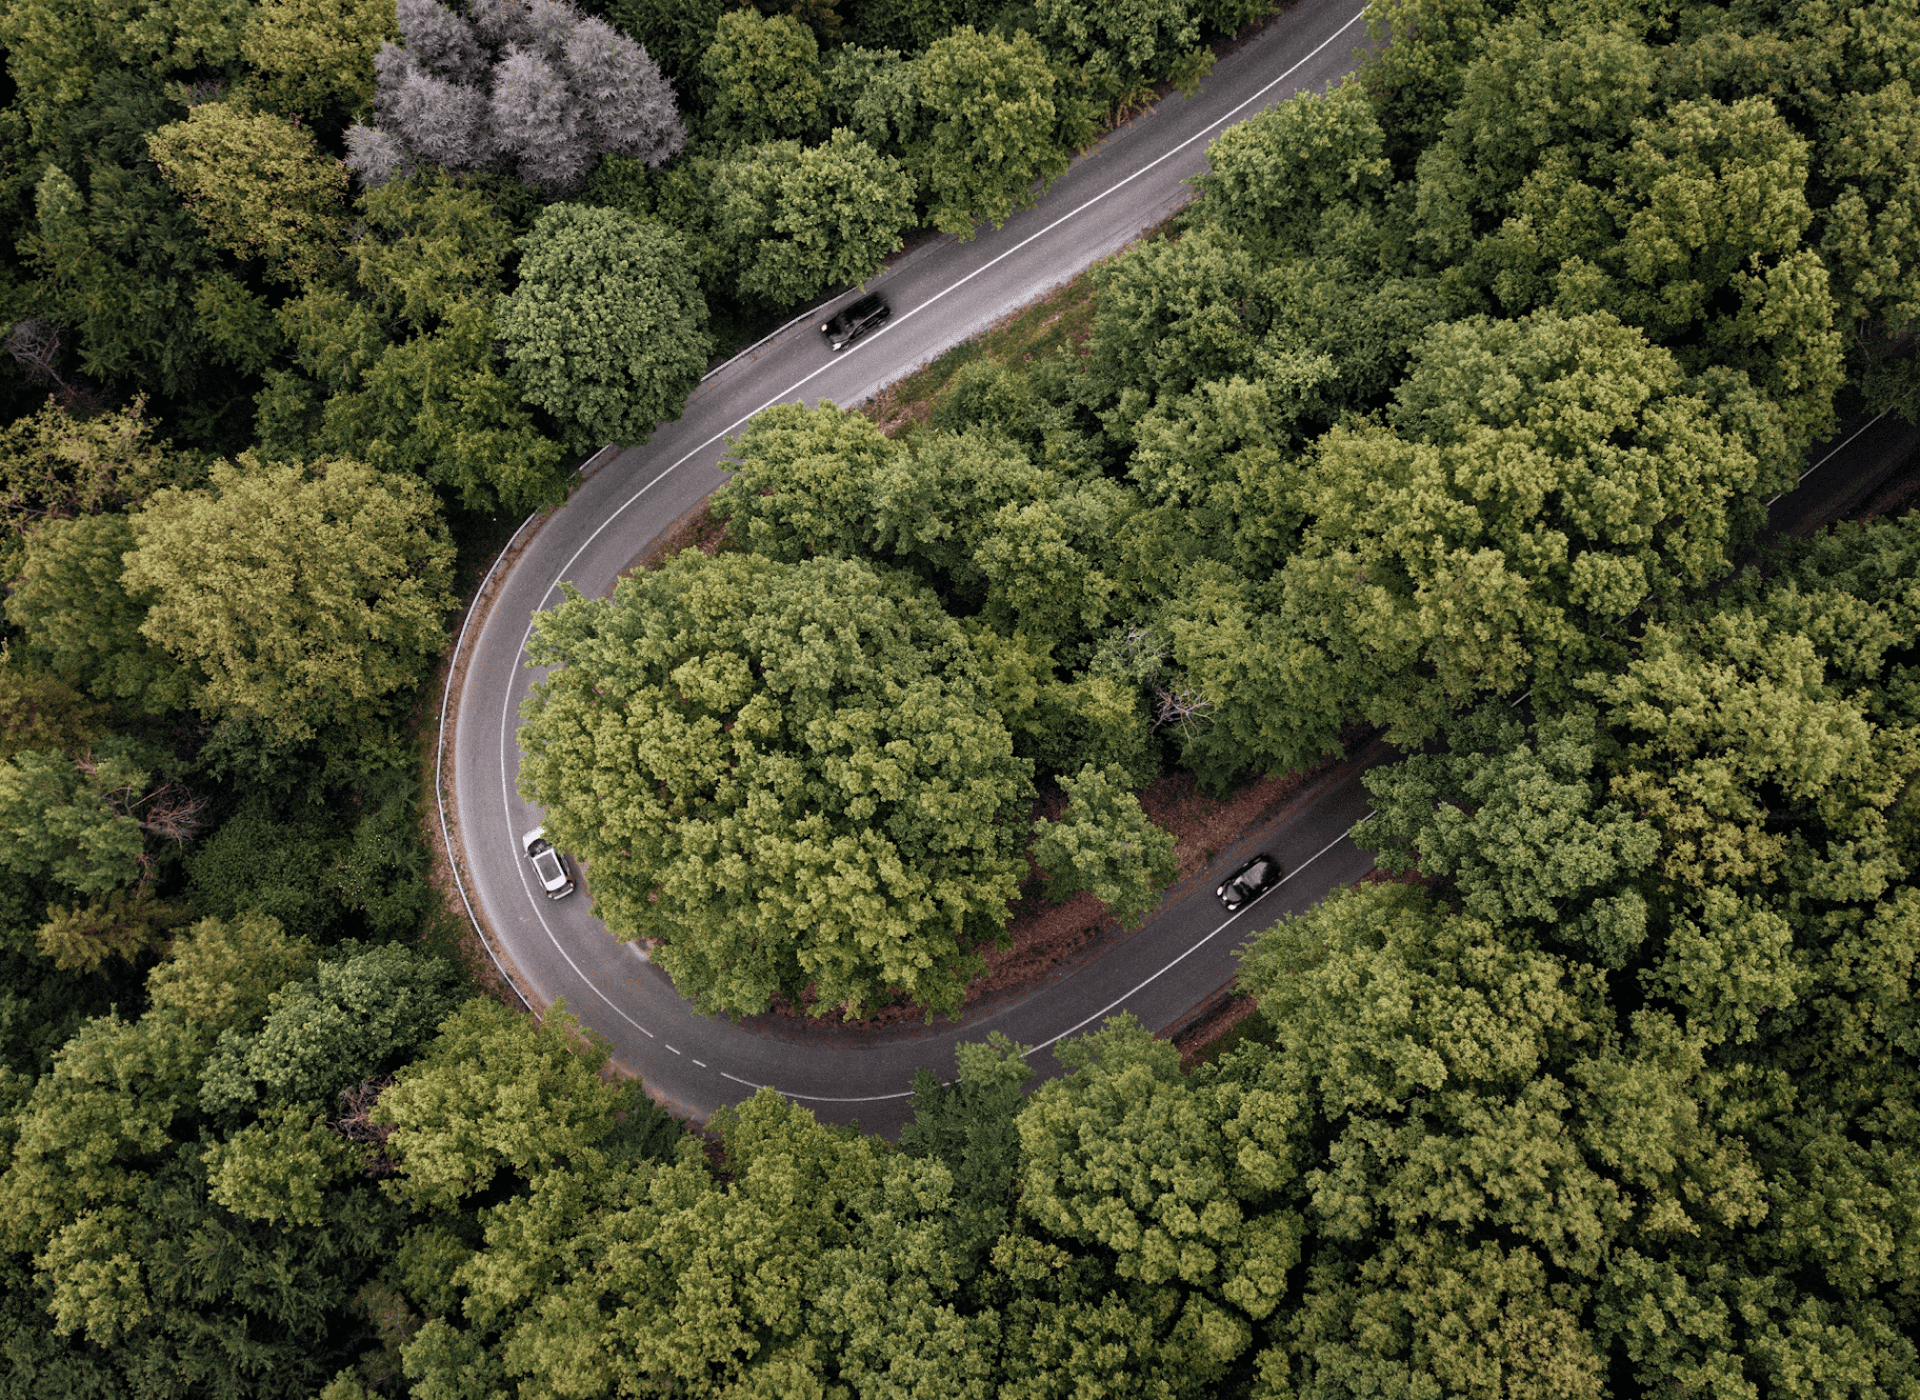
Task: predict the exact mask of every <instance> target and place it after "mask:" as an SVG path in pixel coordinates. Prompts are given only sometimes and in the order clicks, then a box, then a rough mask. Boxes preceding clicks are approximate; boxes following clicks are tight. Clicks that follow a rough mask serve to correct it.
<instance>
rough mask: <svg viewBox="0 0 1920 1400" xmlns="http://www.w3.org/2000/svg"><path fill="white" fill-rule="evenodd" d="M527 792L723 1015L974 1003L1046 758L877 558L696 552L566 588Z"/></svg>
mask: <svg viewBox="0 0 1920 1400" xmlns="http://www.w3.org/2000/svg"><path fill="white" fill-rule="evenodd" d="M533 647H534V652H533V654H534V655H535V656H537V657H539V658H540V659H541V661H542V664H545V665H551V666H557V667H559V669H558V670H556V671H555V672H554V674H553V675H552V676H551V677H550V678H549V679H548V680H547V681H546V682H544V683H543V684H542V686H541V688H540V690H539V691H538V693H537V694H536V695H535V696H534V697H533V698H532V699H531V700H530V701H529V702H528V706H527V711H526V722H525V723H524V725H523V726H522V728H521V731H520V743H521V748H522V753H523V758H522V761H521V770H520V771H521V775H522V776H521V783H522V787H523V789H524V791H525V792H526V794H527V796H528V798H529V799H530V800H532V801H536V802H539V803H540V804H541V805H542V807H543V808H544V809H545V811H546V813H547V830H548V832H549V834H550V835H551V836H552V838H553V839H554V841H555V843H556V844H558V845H561V846H563V847H565V848H567V849H570V850H571V851H573V852H574V853H575V854H576V855H577V856H579V857H580V858H582V859H584V860H586V861H587V862H589V863H590V864H591V865H592V867H593V870H594V880H593V889H594V897H595V901H596V902H595V907H596V909H597V910H598V911H599V913H600V915H601V917H602V918H604V919H605V920H606V921H607V924H608V927H610V928H612V929H613V930H614V931H615V932H617V933H619V934H620V935H622V936H624V937H629V938H632V937H648V938H657V939H660V940H661V947H660V949H659V951H658V953H657V954H655V960H656V961H657V962H658V963H659V964H660V965H661V966H662V967H664V968H666V969H667V970H668V971H669V972H670V973H671V974H672V975H673V977H674V979H675V981H676V982H677V983H678V984H679V986H680V987H681V989H682V990H683V991H684V992H685V993H686V994H687V995H688V996H690V997H692V998H693V999H694V1000H695V1002H696V1004H697V1005H699V1006H700V1007H701V1008H702V1009H703V1010H706V1011H709V1012H712V1011H732V1012H744V1013H755V1012H760V1011H764V1010H766V1009H767V1007H768V1005H769V1004H770V1001H771V998H772V997H774V996H775V995H778V996H781V997H784V998H786V999H788V1000H789V1001H791V1002H795V1003H799V1002H801V1001H802V1000H803V998H810V999H811V1008H810V1009H811V1010H812V1011H813V1013H814V1014H818V1015H824V1014H827V1013H828V1012H830V1011H833V1010H836V1009H839V1010H842V1011H843V1012H844V1014H845V1015H847V1016H849V1017H853V1016H858V1015H859V1014H860V1013H861V1011H862V1010H863V1009H864V1008H866V1007H868V1006H871V1005H874V1004H876V1003H880V1002H884V1001H885V1000H886V999H888V998H889V997H891V996H894V995H899V996H904V997H905V998H907V999H909V1000H911V1001H913V1002H917V1003H921V1004H924V1005H926V1006H928V1007H929V1008H932V1009H945V1008H952V1007H955V1006H957V1005H958V1004H959V1003H960V1000H961V998H962V996H963V995H964V992H965V988H966V985H967V982H968V981H969V980H970V979H971V978H972V977H973V975H974V974H975V973H977V972H978V971H979V970H980V969H981V968H982V967H983V966H984V961H983V959H982V958H981V956H980V954H979V952H978V951H977V949H978V946H979V945H980V944H982V943H985V942H988V941H991V940H992V939H994V938H996V937H998V936H999V935H1000V932H1001V930H1002V929H1003V928H1004V927H1005V924H1006V920H1007V916H1008V901H1009V900H1010V899H1011V898H1012V896H1013V893H1014V890H1015V887H1016V884H1017V880H1018V860H1019V852H1018V849H1017V846H1016V839H1017V838H1016V831H1017V827H1016V825H1015V820H1014V819H1015V817H1016V815H1017V813H1018V812H1019V809H1020V805H1021V804H1022V803H1024V802H1025V801H1026V800H1028V798H1029V796H1030V793H1031V785H1030V783H1029V781H1028V774H1029V772H1030V769H1029V766H1028V765H1027V764H1025V763H1023V762H1021V761H1019V760H1016V759H1015V758H1014V756H1013V753H1012V746H1011V741H1010V740H1009V738H1008V735H1007V732H1006V728H1005V726H1004V725H1003V724H1002V723H1001V722H1000V718H999V716H998V715H997V714H995V713H994V712H993V711H992V710H991V709H989V708H988V707H987V705H986V704H985V703H984V698H983V697H982V696H981V694H980V692H979V689H978V687H977V683H976V681H975V670H976V663H975V661H974V659H973V656H972V653H971V651H970V650H969V648H968V646H967V643H966V640H965V637H964V636H963V634H962V633H961V632H960V629H959V627H958V626H957V625H956V624H955V623H954V622H953V621H952V620H951V619H949V618H947V617H946V616H945V615H943V614H942V613H941V612H940V610H939V609H938V607H937V606H936V605H935V604H934V603H933V602H932V600H931V599H929V598H927V597H926V596H925V595H924V594H922V593H921V592H920V591H919V590H918V589H916V588H914V587H913V586H912V585H911V584H909V583H908V582H906V581H905V580H903V579H900V578H898V577H887V576H882V575H880V574H877V573H875V572H874V571H873V570H872V569H870V568H868V567H867V566H866V565H863V564H855V563H851V562H843V561H837V560H826V559H821V560H814V561H809V562H807V563H802V564H779V563H776V562H774V561H772V560H768V559H762V558H756V557H753V556H745V555H736V554H722V555H719V556H717V557H714V558H711V559H710V558H708V557H707V556H705V555H703V554H700V553H698V552H697V551H689V552H688V553H685V554H682V555H679V556H677V557H676V558H675V559H674V560H673V561H671V562H670V563H669V564H668V565H667V566H666V567H664V568H663V569H661V570H660V571H658V572H656V573H648V574H643V575H639V576H636V577H634V578H630V579H627V580H624V581H623V582H622V583H621V585H620V587H619V589H618V590H617V591H616V592H615V594H614V597H613V599H612V600H611V601H610V602H603V601H600V600H597V599H588V598H584V597H580V596H578V595H577V594H576V595H574V596H573V597H571V598H570V599H569V600H568V601H567V602H566V603H564V604H562V605H561V606H560V607H559V608H558V609H556V610H555V611H553V612H552V613H549V614H546V615H545V616H543V617H542V618H541V620H540V622H539V625H538V627H537V628H536V631H535V638H534V642H533Z"/></svg>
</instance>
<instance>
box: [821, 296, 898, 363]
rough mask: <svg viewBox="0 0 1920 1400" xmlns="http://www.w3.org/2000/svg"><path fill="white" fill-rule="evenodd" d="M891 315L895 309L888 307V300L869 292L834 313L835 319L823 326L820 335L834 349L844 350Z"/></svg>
mask: <svg viewBox="0 0 1920 1400" xmlns="http://www.w3.org/2000/svg"><path fill="white" fill-rule="evenodd" d="M891 315H893V308H892V307H891V306H888V305H887V301H886V298H885V297H883V296H881V295H880V293H878V292H869V293H868V294H867V295H866V296H863V297H861V298H860V300H858V301H855V302H849V303H847V305H845V306H843V307H841V308H840V309H839V310H838V311H836V312H834V313H833V319H832V320H830V321H827V322H825V323H823V324H822V325H821V327H820V334H822V335H824V336H825V337H826V338H827V344H829V345H831V346H832V347H833V348H834V349H836V350H844V349H846V348H847V347H848V346H849V345H851V344H853V342H854V341H856V340H858V339H859V338H860V337H861V336H863V335H865V334H866V333H867V332H868V331H870V330H872V329H873V328H874V327H875V326H877V325H879V324H880V323H881V322H882V321H884V320H886V319H887V318H888V317H889V316H891Z"/></svg>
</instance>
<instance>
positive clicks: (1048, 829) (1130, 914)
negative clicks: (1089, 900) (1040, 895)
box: [1033, 763, 1175, 925]
mask: <svg viewBox="0 0 1920 1400" xmlns="http://www.w3.org/2000/svg"><path fill="white" fill-rule="evenodd" d="M1060 786H1061V788H1062V789H1064V790H1065V792H1066V794H1067V807H1066V810H1065V811H1064V812H1062V813H1061V814H1060V817H1059V819H1058V820H1056V821H1048V820H1045V819H1042V820H1040V821H1036V822H1035V823H1034V824H1033V830H1034V836H1035V838H1036V839H1035V840H1034V843H1033V861H1034V864H1035V865H1037V866H1039V867H1040V869H1041V870H1042V871H1043V872H1045V874H1046V876H1047V893H1048V894H1049V895H1050V896H1051V897H1052V898H1053V899H1054V901H1055V902H1056V903H1065V902H1066V901H1067V900H1068V899H1069V898H1071V897H1072V896H1073V895H1076V894H1079V893H1080V892H1082V891H1083V890H1084V891H1086V892H1088V893H1090V894H1092V895H1093V897H1094V898H1095V899H1097V900H1099V901H1100V902H1101V903H1102V904H1104V905H1106V906H1107V909H1108V910H1109V911H1110V912H1111V913H1112V914H1113V916H1114V917H1115V918H1117V919H1118V920H1120V922H1121V923H1122V924H1126V925H1134V924H1138V923H1139V922H1140V921H1141V920H1142V919H1144V918H1145V917H1146V915H1147V914H1148V913H1150V912H1151V911H1152V910H1153V907H1154V905H1155V904H1156V903H1157V902H1158V894H1159V891H1160V889H1161V888H1162V887H1163V886H1165V885H1168V884H1170V883H1172V881H1173V877H1174V874H1175V865H1174V859H1173V843H1174V838H1173V833H1172V832H1170V831H1164V830H1162V829H1161V828H1160V827H1158V826H1155V825H1154V823H1153V822H1152V821H1151V820H1149V819H1148V817H1147V815H1146V813H1144V812H1142V811H1141V810H1140V799H1139V798H1137V797H1135V796H1134V795H1133V794H1132V793H1130V792H1128V791H1127V773H1126V772H1125V770H1124V769H1121V768H1117V767H1108V768H1106V769H1104V770H1102V769H1098V768H1095V767H1094V766H1093V765H1092V764H1091V763H1089V764H1088V765H1087V766H1086V767H1084V768H1082V769H1081V770H1080V774H1079V776H1078V777H1075V778H1069V777H1065V776H1063V777H1062V778H1061V779H1060Z"/></svg>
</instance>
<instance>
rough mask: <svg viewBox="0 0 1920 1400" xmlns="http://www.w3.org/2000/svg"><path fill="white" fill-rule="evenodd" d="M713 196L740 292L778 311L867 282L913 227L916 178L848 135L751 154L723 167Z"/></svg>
mask: <svg viewBox="0 0 1920 1400" xmlns="http://www.w3.org/2000/svg"><path fill="white" fill-rule="evenodd" d="M711 197H712V200H713V213H712V219H713V227H714V237H715V239H716V240H718V241H722V242H723V243H724V245H725V246H726V248H727V251H726V253H725V254H724V256H725V258H726V261H727V263H728V264H729V266H730V267H731V268H732V269H733V275H734V277H735V281H734V287H735V289H736V294H737V295H738V296H739V297H741V298H742V299H744V300H750V301H759V302H764V303H766V304H768V305H770V306H791V305H797V304H799V303H801V302H806V301H811V300H812V299H813V298H814V297H816V296H818V295H819V294H820V292H821V290H822V289H823V288H826V287H837V286H842V285H845V284H846V283H849V282H864V281H865V280H866V279H867V278H869V277H871V276H873V275H874V274H875V273H876V272H878V271H880V269H881V267H882V265H883V259H884V258H885V257H886V255H887V254H889V253H891V252H894V251H895V250H896V249H898V248H899V247H900V236H901V233H902V232H903V231H904V230H905V229H906V228H908V227H909V226H910V225H911V224H912V223H913V180H912V179H911V178H910V177H909V176H907V175H906V174H904V173H903V172H902V171H901V169H900V164H899V162H898V161H896V160H894V159H893V158H892V157H890V156H883V155H880V154H878V153H877V152H876V151H875V150H874V149H873V148H872V147H871V146H869V145H868V144H867V143H866V142H864V141H862V140H860V139H858V138H857V137H855V136H854V135H853V134H852V133H850V132H847V131H841V130H837V131H835V132H834V133H833V137H832V139H831V140H829V141H827V142H826V143H824V144H822V145H819V146H810V147H802V146H801V145H799V143H798V142H793V141H776V142H768V143H764V144H762V145H758V146H750V147H748V148H747V149H746V150H744V151H741V152H740V153H739V154H737V155H736V156H734V157H733V158H732V159H730V160H728V161H726V162H724V163H723V164H722V165H721V166H720V168H719V170H718V171H717V172H716V178H715V183H714V186H713V189H712V192H711Z"/></svg>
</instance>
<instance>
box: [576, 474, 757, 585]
mask: <svg viewBox="0 0 1920 1400" xmlns="http://www.w3.org/2000/svg"><path fill="white" fill-rule="evenodd" d="M712 506H713V495H712V493H708V494H707V495H705V496H702V497H701V498H700V502H699V504H697V505H695V506H694V507H693V509H692V510H689V511H688V512H687V513H686V514H685V515H682V516H681V517H680V518H679V519H678V520H676V521H674V522H673V524H671V525H669V526H668V527H667V529H666V531H665V533H663V534H660V535H657V536H655V537H654V540H653V542H652V543H651V544H649V545H648V546H647V547H646V548H645V549H643V550H641V551H640V553H638V554H637V555H635V556H634V558H633V562H632V563H630V564H628V565H627V567H626V568H624V569H622V570H621V571H620V572H619V574H618V575H616V576H615V578H614V581H613V585H612V586H611V587H609V588H608V589H607V592H606V596H607V597H609V598H611V597H612V596H613V589H614V588H617V587H618V586H619V583H620V580H621V579H623V578H628V577H630V576H632V575H634V574H644V573H650V572H651V571H653V570H654V569H657V568H659V567H660V566H661V565H662V564H664V563H666V562H667V560H669V559H671V558H673V556H674V555H676V554H679V553H681V552H682V551H683V550H688V549H697V550H699V551H700V552H701V553H702V554H705V555H707V556H709V557H711V556H713V555H715V554H718V553H719V552H720V551H721V550H722V549H724V548H726V546H727V544H728V542H729V541H730V540H731V539H732V529H733V526H732V523H731V522H730V521H726V520H717V519H715V518H714V515H713V512H712Z"/></svg>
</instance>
